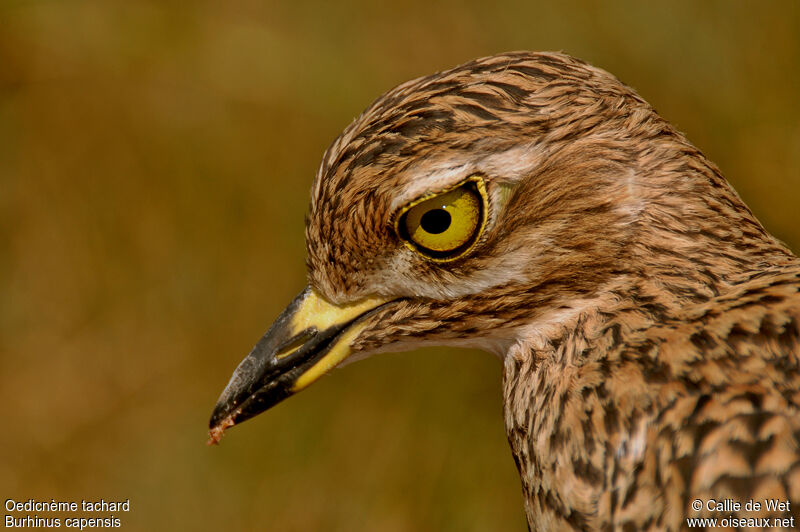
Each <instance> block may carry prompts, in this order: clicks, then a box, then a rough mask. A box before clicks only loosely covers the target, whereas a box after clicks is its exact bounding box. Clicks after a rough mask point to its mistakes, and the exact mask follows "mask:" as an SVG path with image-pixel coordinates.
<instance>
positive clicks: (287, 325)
mask: <svg viewBox="0 0 800 532" xmlns="http://www.w3.org/2000/svg"><path fill="white" fill-rule="evenodd" d="M385 303H387V300H385V299H380V298H370V299H364V300H361V301H359V302H357V303H353V304H349V305H342V306H338V305H333V304H331V303H328V302H327V301H326V300H325V299H323V298H322V297H320V296H319V295H318V294H317V293H316V292H315V291H314V290H313V289H311V288H310V287H308V288H306V289H305V290H303V291H302V292H301V293H300V295H298V296H297V297H296V298H294V300H293V301H292V302H291V303H290V304H289V306H288V307H286V309H285V310H284V311H283V312H282V313H281V315H280V316H278V319H277V320H275V323H273V324H272V327H270V328H269V330H268V331H267V332H266V334H265V335H264V336H263V337H262V338H261V340H259V342H258V343H257V344H256V346H255V347H254V348H253V350H252V351H250V354H249V355H247V357H245V359H244V360H242V362H241V363H240V364H239V367H237V368H236V371H234V372H233V376H232V377H231V380H230V382H228V386H226V387H225V390H224V391H223V392H222V395H220V398H219V400H218V401H217V406H216V407H214V413H213V414H212V415H211V421H210V423H209V429H210V430H209V436H210V438H209V441H208V443H209V444H215V443H218V442H219V440H220V438H222V434H223V432H224V431H225V429H227V428H228V427H232V426H233V425H236V424H238V423H241V422H242V421H245V420H246V419H250V418H251V417H253V416H256V415H257V414H260V413H261V412H263V411H265V410H267V409H268V408H270V407H272V406H274V405H276V404H278V403H279V402H281V401H283V400H284V399H286V398H287V397H289V396H290V395H292V394H294V393H296V392H299V391H300V390H302V389H303V388H305V387H306V386H308V385H309V384H311V383H313V382H314V381H316V380H317V379H318V378H320V377H321V376H322V375H324V374H325V373H327V372H328V371H329V370H330V369H331V368H333V367H335V366H337V365H338V364H339V363H340V362H342V361H343V360H344V359H345V358H347V356H348V355H349V354H350V353H351V349H350V343H351V342H352V341H353V339H354V338H356V337H357V336H358V334H359V333H360V332H361V331H362V330H363V329H364V327H365V322H364V320H363V319H361V318H363V317H364V316H366V315H367V314H370V313H371V311H373V310H375V309H377V308H378V307H380V306H381V305H383V304H385Z"/></svg>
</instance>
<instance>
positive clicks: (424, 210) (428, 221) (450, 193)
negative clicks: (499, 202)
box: [394, 175, 489, 262]
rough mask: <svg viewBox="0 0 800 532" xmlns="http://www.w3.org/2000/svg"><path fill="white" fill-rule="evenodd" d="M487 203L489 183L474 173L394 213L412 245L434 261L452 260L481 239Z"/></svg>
mask: <svg viewBox="0 0 800 532" xmlns="http://www.w3.org/2000/svg"><path fill="white" fill-rule="evenodd" d="M488 207H489V200H488V194H487V192H486V183H485V182H484V180H483V178H482V177H481V176H479V175H473V176H470V177H468V178H467V179H465V180H463V181H461V182H459V183H457V184H455V185H453V186H452V187H449V188H446V189H444V190H442V191H439V192H436V193H433V194H426V195H424V196H421V197H419V198H417V199H416V200H414V201H412V202H410V203H408V204H407V205H406V206H404V207H403V208H402V209H400V211H398V214H397V216H395V222H394V228H395V232H396V233H397V235H398V236H399V237H400V239H401V240H402V241H403V243H404V244H405V245H406V247H408V248H409V249H411V250H413V251H415V252H416V253H418V254H420V255H422V256H423V257H425V258H426V259H428V260H431V261H434V262H450V261H454V260H456V259H459V258H461V257H463V256H465V255H466V254H468V253H469V252H470V251H472V249H473V248H474V247H475V245H476V244H477V243H478V240H479V239H480V236H481V234H482V233H483V230H484V228H485V226H486V218H487V214H486V213H487V212H488Z"/></svg>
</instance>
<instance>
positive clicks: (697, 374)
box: [306, 52, 800, 530]
mask: <svg viewBox="0 0 800 532" xmlns="http://www.w3.org/2000/svg"><path fill="white" fill-rule="evenodd" d="M516 147H519V148H520V151H519V158H518V159H509V160H508V161H506V162H508V163H509V164H512V165H513V166H515V167H516V166H520V168H523V167H524V169H525V170H524V171H525V172H526V173H525V175H524V176H522V177H521V178H519V179H518V180H517V181H516V186H515V190H514V192H513V193H512V195H511V197H510V199H509V201H508V203H507V204H506V205H504V206H503V208H502V209H500V210H499V211H498V212H495V213H493V216H494V218H493V219H492V220H490V224H489V229H487V232H486V234H485V235H483V236H482V238H481V241H480V242H479V245H478V246H476V248H475V251H474V253H472V254H471V255H470V256H469V257H467V258H465V259H464V260H459V261H455V262H453V263H449V264H446V265H442V264H436V263H432V262H427V261H425V260H423V259H419V260H416V259H414V258H413V257H412V258H408V257H406V258H405V259H403V260H404V261H405V262H403V263H402V264H404V265H407V266H408V267H409V268H412V269H413V273H414V282H415V283H417V284H414V285H413V286H412V284H410V281H409V284H405V285H404V284H402V283H401V282H400V281H396V279H397V278H401V277H402V276H401V275H400V274H401V273H402V271H400V273H398V271H395V270H391V268H394V267H396V266H393V265H395V264H397V262H396V261H397V256H398V255H397V254H398V253H400V252H404V253H407V252H406V251H402V245H401V243H400V242H399V240H398V236H397V235H396V234H395V233H394V232H393V230H392V225H391V216H392V212H393V207H392V202H393V201H394V200H395V199H396V197H397V194H400V193H404V191H406V190H407V189H408V188H409V187H413V186H415V181H414V180H415V179H419V176H420V175H424V173H425V171H426V169H427V168H429V167H430V168H434V166H433V165H439V166H435V168H437V169H441V168H442V167H443V165H444V166H446V165H447V164H448V162H449V161H452V164H453V165H454V167H458V165H462V166H463V167H464V168H465V169H467V168H475V169H477V170H479V171H482V172H483V173H484V174H486V176H487V179H488V180H489V181H490V182H492V183H502V182H505V181H507V180H509V179H510V177H509V176H508V175H506V174H505V173H504V172H503V169H502V168H497V167H496V166H497V165H496V164H495V163H491V164H490V161H493V159H492V157H493V156H494V155H495V154H497V153H515V152H509V151H508V150H513V149H514V148H516ZM470 165H471V166H470ZM437 171H438V170H437ZM465 171H466V170H465ZM520 171H522V170H520ZM415 176H416V177H415ZM306 236H307V243H308V268H309V277H310V282H311V284H312V286H314V287H315V289H317V290H318V291H319V292H320V293H321V294H324V295H325V296H326V297H327V298H329V299H330V300H331V301H334V302H346V301H352V300H357V299H358V298H360V297H364V296H366V295H369V294H374V293H378V294H381V295H384V296H392V297H399V298H402V299H401V301H399V302H398V303H396V304H394V305H391V306H388V307H386V308H384V309H382V310H381V311H379V312H377V313H375V314H374V315H372V316H371V317H370V319H369V320H370V321H369V322H370V325H369V327H367V329H366V330H365V331H364V332H363V333H362V334H361V335H360V336H359V337H358V338H357V339H356V340H355V342H354V344H353V347H354V349H355V351H362V352H365V353H367V352H375V351H380V350H384V349H387V348H392V346H397V345H401V346H403V347H409V346H413V345H421V344H424V343H433V344H436V343H454V342H458V341H462V342H463V343H468V341H470V340H474V341H475V342H476V345H480V344H479V343H478V341H479V340H483V341H487V342H489V341H491V342H495V343H496V344H497V345H502V346H504V350H505V353H504V363H505V374H504V398H505V419H506V428H507V433H508V438H509V441H510V443H511V447H512V450H513V453H514V457H515V459H516V461H517V464H518V467H519V471H520V475H521V478H522V483H523V490H524V497H525V505H526V510H527V516H528V521H529V524H530V526H531V529H533V530H565V529H575V530H608V529H626V530H645V529H650V530H677V529H680V528H684V527H685V526H686V523H685V520H684V519H685V518H686V517H687V516H693V515H700V516H702V515H705V514H707V512H705V511H704V512H700V513H693V512H692V511H691V509H690V506H689V504H690V502H691V501H692V500H693V499H695V498H698V499H702V500H707V499H709V498H715V499H718V500H719V499H724V498H731V499H735V500H737V501H740V502H742V503H744V502H746V501H747V500H748V499H751V498H753V499H757V498H765V497H769V498H778V499H783V500H789V499H791V500H792V501H793V502H796V504H797V507H798V508H800V451H799V450H798V441H800V412H798V408H800V372H799V371H798V354H799V351H798V337H799V336H800V332H799V331H798V323H799V322H800V295H799V294H798V291H799V290H800V263H799V262H798V260H797V258H796V257H794V256H793V255H792V254H791V252H789V250H788V249H786V247H785V246H784V245H783V244H782V243H780V242H779V241H777V240H776V239H775V238H773V237H772V236H771V235H769V233H767V232H766V231H765V230H764V228H763V227H762V226H761V225H760V224H759V222H758V221H757V220H756V219H755V217H754V216H753V214H752V213H751V212H750V210H749V209H748V208H747V207H746V206H745V205H744V203H743V202H742V201H741V200H740V199H739V197H738V196H737V195H736V193H735V192H734V191H733V189H732V188H731V187H730V186H729V185H728V183H727V182H726V181H725V179H724V178H723V176H722V175H721V173H720V171H719V170H718V169H717V167H716V166H715V165H714V164H713V163H711V162H710V161H708V160H707V159H706V158H705V157H704V156H703V154H702V153H700V151H698V150H697V149H696V148H695V147H694V146H692V145H691V143H689V141H688V140H687V139H686V138H685V137H684V136H683V135H682V134H681V133H679V132H678V131H676V130H675V128H673V127H672V126H671V125H670V124H669V123H668V122H666V121H665V120H664V119H663V118H661V117H660V116H659V115H658V114H657V113H656V112H655V111H654V110H653V109H652V108H651V107H650V106H649V105H648V104H647V103H646V102H645V101H644V100H643V99H641V98H640V97H639V96H638V95H637V94H636V93H635V92H634V91H633V90H632V89H630V88H629V87H627V86H625V85H624V84H622V83H620V82H619V81H617V80H616V79H615V78H614V77H613V76H611V75H610V74H608V73H606V72H604V71H602V70H600V69H597V68H594V67H592V66H590V65H587V64H585V63H583V62H581V61H578V60H576V59H573V58H570V57H568V56H565V55H563V54H556V53H529V52H517V53H511V54H503V55H498V56H493V57H488V58H484V59H479V60H476V61H473V62H471V63H467V64H465V65H462V66H460V67H456V68H455V69H452V70H449V71H446V72H442V73H439V74H436V75H433V76H428V77H424V78H419V79H416V80H412V81H409V82H407V83H404V84H403V85H400V86H399V87H397V88H396V89H394V90H392V91H389V92H388V93H386V94H385V95H383V96H381V97H380V98H379V99H378V100H376V102H375V103H373V104H372V105H371V106H370V107H369V108H368V109H367V110H366V111H365V112H364V113H363V114H362V115H361V116H360V117H359V118H357V119H356V120H355V121H354V122H353V123H352V124H351V125H350V126H348V127H347V128H346V129H345V131H344V132H343V133H342V135H341V136H340V137H339V138H338V139H337V140H336V141H335V142H334V143H333V144H332V145H331V147H330V148H329V149H328V151H327V152H326V154H325V156H324V158H323V162H322V164H321V166H320V170H319V173H318V175H317V178H316V180H315V184H314V188H313V190H312V198H311V206H310V213H309V217H308V224H307V233H306ZM398 250H401V251H398ZM522 251H524V252H525V253H527V255H525V261H524V263H523V264H520V263H519V256H520V253H522ZM512 259H513V260H512ZM393 261H394V262H393ZM503 261H508V263H509V266H508V267H509V268H510V267H511V266H512V264H511V263H512V262H513V265H514V267H516V268H517V271H515V274H514V276H511V277H510V278H509V279H507V280H506V281H504V282H498V283H497V284H495V285H492V284H491V283H485V282H484V281H481V282H484V284H488V285H489V286H488V287H486V288H483V289H481V290H475V291H474V292H472V293H468V291H466V293H462V292H465V290H461V292H459V295H457V296H448V297H444V296H442V297H433V296H422V295H420V294H419V293H417V292H415V291H414V290H415V289H414V286H416V287H419V286H422V285H421V284H419V283H427V284H426V286H428V287H431V290H433V289H434V288H437V289H440V291H441V293H443V294H444V293H449V292H446V290H448V289H452V290H455V289H454V288H452V287H453V286H461V285H460V284H459V283H462V284H463V283H465V282H466V281H465V280H475V281H474V282H475V284H476V285H477V284H478V281H477V279H479V276H480V272H485V271H501V270H500V268H502V267H503V265H504V263H503ZM514 261H516V262H514ZM388 270H391V271H388ZM387 271H388V273H387ZM392 276H394V277H392ZM453 293H455V292H453ZM493 345H494V344H493ZM790 513H791V515H793V516H800V514H799V513H798V510H796V509H795V506H794V505H793V506H792V510H791V512H790ZM736 515H747V513H746V512H739V513H737V514H736ZM758 515H759V516H760V517H767V516H769V515H770V514H769V513H768V512H765V511H762V512H760V513H759V514H758Z"/></svg>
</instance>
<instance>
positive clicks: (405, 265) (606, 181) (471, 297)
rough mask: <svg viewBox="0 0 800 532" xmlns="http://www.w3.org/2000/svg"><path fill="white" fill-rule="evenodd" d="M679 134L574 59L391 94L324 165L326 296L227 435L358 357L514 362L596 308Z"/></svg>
mask: <svg viewBox="0 0 800 532" xmlns="http://www.w3.org/2000/svg"><path fill="white" fill-rule="evenodd" d="M676 135H678V134H677V133H675V131H674V130H673V129H672V128H671V126H669V124H668V123H667V122H665V121H664V120H663V119H661V118H660V117H659V116H658V115H657V114H656V113H655V112H654V111H653V110H652V108H651V107H650V106H649V105H648V104H646V103H645V102H644V101H643V100H642V99H641V98H640V97H639V96H637V95H636V93H635V92H634V91H633V90H631V89H630V88H628V87H627V86H625V85H623V84H622V83H620V82H619V81H617V80H616V78H614V77H613V76H611V75H610V74H608V73H607V72H605V71H603V70H600V69H597V68H594V67H591V66H589V65H587V64H585V63H583V62H581V61H578V60H576V59H573V58H570V57H568V56H566V55H563V54H556V53H529V52H518V53H510V54H504V55H498V56H492V57H488V58H484V59H479V60H476V61H473V62H470V63H467V64H464V65H461V66H459V67H456V68H454V69H452V70H449V71H446V72H441V73H438V74H435V75H433V76H428V77H424V78H419V79H416V80H412V81H410V82H407V83H405V84H402V85H400V86H399V87H397V88H395V89H393V90H391V91H390V92H388V93H386V94H384V95H383V96H381V97H380V98H379V99H378V100H376V101H375V102H374V103H373V104H372V105H371V106H370V107H369V108H368V109H367V110H366V111H364V113H363V114H362V115H361V116H359V117H358V118H357V119H356V120H355V121H354V122H353V123H352V124H350V125H349V126H348V127H347V128H346V129H345V130H344V132H343V133H342V134H341V135H340V137H339V138H338V139H336V140H335V141H334V142H333V144H332V145H331V146H330V148H329V149H328V150H327V152H326V154H325V155H324V157H323V161H322V163H321V165H320V168H319V171H318V173H317V175H316V177H315V180H314V184H313V187H312V192H311V204H310V209H309V213H308V216H307V219H306V246H307V269H308V278H309V286H308V287H307V288H306V289H305V290H304V291H303V292H302V293H301V294H300V295H299V296H297V298H295V300H294V301H292V302H291V304H290V305H289V306H288V307H287V308H286V310H285V311H284V312H283V313H282V314H281V315H280V316H279V317H278V319H277V320H276V321H275V323H274V324H273V325H272V327H271V328H270V329H269V330H268V331H267V333H266V334H265V335H264V337H263V338H262V339H261V340H260V341H259V342H258V343H257V345H256V346H255V347H254V348H253V350H252V352H251V353H250V354H249V355H248V356H247V357H246V358H245V359H244V360H243V361H242V362H241V364H240V365H239V367H238V368H237V369H236V371H235V373H234V374H233V377H232V378H231V380H230V383H229V384H228V386H227V388H226V389H225V391H224V392H223V393H222V396H221V397H220V399H219V402H218V404H217V406H216V409H215V411H214V414H213V416H212V418H211V428H212V441H217V440H218V439H219V437H220V436H221V434H222V432H223V431H224V429H225V428H226V427H229V426H231V425H234V424H236V423H239V422H240V421H243V420H245V419H248V418H250V417H252V416H254V415H256V414H258V413H260V412H262V411H264V410H265V409H267V408H269V407H271V406H273V405H274V404H276V403H277V402H279V401H281V400H283V399H284V398H286V397H288V396H289V395H291V394H293V393H296V392H298V391H300V390H302V389H303V388H305V387H307V386H308V385H309V384H311V383H312V382H314V381H315V380H317V379H318V378H319V377H321V376H322V375H324V374H325V373H327V372H328V371H329V370H330V369H332V368H334V367H336V366H339V365H341V364H343V363H345V362H349V361H352V360H355V359H358V358H364V357H365V356H368V355H371V354H374V353H378V352H382V351H390V350H407V349H411V348H415V347H418V346H422V345H456V346H470V347H478V348H482V349H485V350H488V351H491V352H494V353H496V354H498V355H499V356H502V355H503V354H504V353H505V352H507V351H508V349H509V348H510V347H511V346H512V345H513V344H514V343H515V342H516V341H517V340H518V338H519V337H520V335H522V334H528V333H529V332H530V329H531V328H532V327H534V328H535V327H537V326H540V325H541V324H543V323H546V322H552V321H558V320H559V319H561V318H563V317H564V316H566V315H569V314H570V313H573V312H576V311H578V310H580V308H582V307H583V306H585V304H586V302H587V301H591V300H592V299H593V298H597V297H599V296H600V293H601V289H602V288H603V287H608V286H609V284H610V283H613V281H614V279H617V278H619V277H620V276H621V275H624V274H625V268H626V266H625V265H626V264H629V263H631V261H626V260H625V258H626V256H627V255H628V254H629V253H630V252H631V251H630V250H631V248H632V246H633V244H634V242H633V236H634V235H635V234H636V226H637V223H638V220H639V216H640V214H641V210H642V205H643V202H644V201H645V200H646V199H647V197H648V195H652V194H654V192H652V191H651V188H652V187H648V183H646V182H643V181H642V179H640V177H641V175H642V174H643V173H645V172H644V170H643V168H644V166H645V165H647V164H648V161H651V160H652V161H654V160H658V159H659V157H656V156H654V154H655V155H657V152H658V150H660V149H665V150H666V149H667V148H666V147H661V145H660V144H659V142H660V141H659V139H661V138H665V137H666V138H670V139H673V140H674V138H675V137H676ZM670 149H671V148H670Z"/></svg>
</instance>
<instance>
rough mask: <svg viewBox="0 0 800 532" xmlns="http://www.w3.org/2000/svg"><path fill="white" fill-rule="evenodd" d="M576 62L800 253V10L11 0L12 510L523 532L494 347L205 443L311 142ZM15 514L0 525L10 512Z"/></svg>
mask: <svg viewBox="0 0 800 532" xmlns="http://www.w3.org/2000/svg"><path fill="white" fill-rule="evenodd" d="M514 49H531V50H563V51H566V52H568V53H571V54H573V55H576V56H579V57H582V58H584V59H587V60H589V61H590V62H592V63H594V64H596V65H598V66H601V67H603V68H606V69H607V70H610V71H611V72H613V73H615V74H616V75H617V76H618V77H620V78H621V79H622V80H623V81H625V82H626V83H628V84H630V85H632V86H634V87H635V88H636V89H637V90H638V91H639V92H640V93H641V94H642V95H643V96H644V98H645V99H647V100H648V101H650V102H651V103H652V104H653V105H654V106H655V107H656V108H657V109H659V111H660V112H661V113H662V114H663V115H664V116H665V117H667V118H668V119H669V120H671V121H672V122H673V123H675V124H676V125H677V126H678V127H679V128H680V129H681V130H683V131H685V132H686V133H687V135H688V136H689V138H690V139H691V140H692V141H693V142H694V143H695V144H696V145H697V146H698V147H700V149H701V150H703V151H704V152H705V153H706V154H707V155H708V156H709V157H710V158H711V159H712V160H714V161H715V162H716V163H717V164H719V166H720V167H721V168H722V170H723V173H724V174H725V175H726V176H727V177H728V179H729V180H730V181H731V182H732V183H733V184H734V186H735V187H736V188H737V190H738V191H739V192H740V194H741V195H742V196H743V197H744V199H745V201H747V202H748V203H749V205H750V206H751V207H752V208H753V210H754V211H755V212H756V214H757V216H758V217H759V219H760V220H761V221H762V222H763V223H764V224H765V225H766V226H767V228H769V229H770V230H771V231H772V232H773V233H774V234H776V235H777V236H779V237H780V238H781V239H783V240H785V241H786V242H787V243H788V244H789V245H790V246H791V247H793V249H800V225H798V223H797V222H798V208H797V205H798V199H800V104H798V96H799V95H800V74H798V67H800V3H798V2H796V1H793V0H787V1H783V2H762V3H756V2H743V1H739V2H737V1H724V2H722V1H719V2H711V1H709V2H693V1H692V2H689V1H684V2H640V1H628V2H614V3H600V2H582V1H564V2H548V3H535V2H511V1H496V2H491V3H490V2H477V1H474V2H464V1H461V2H456V1H445V2H431V1H425V2H423V1H417V0H410V1H408V2H402V3H392V4H386V5H380V4H379V3H377V2H369V1H365V0H364V1H355V0H353V1H341V2H307V1H302V0H298V1H283V2H257V1H250V0H228V1H226V2H212V1H198V2H193V3H184V2H157V1H155V0H153V1H143V0H126V1H113V0H97V1H69V0H62V1H55V0H52V1H46V0H41V1H13V0H2V1H0V404H2V405H3V409H4V415H3V418H4V419H5V426H6V428H5V429H4V430H3V431H2V432H3V433H2V436H0V490H1V492H0V496H2V498H3V500H5V499H6V498H9V497H10V498H15V499H17V500H25V499H27V498H31V497H33V498H39V499H49V498H55V499H78V500H80V499H84V498H85V499H91V498H94V499H98V498H101V497H102V498H105V499H106V500H109V499H120V498H123V499H124V498H130V500H131V511H130V512H129V513H128V514H122V515H119V516H120V517H121V518H122V520H123V525H124V529H125V530H199V531H204V530H220V529H222V530H242V531H249V530H270V531H272V530H275V531H309V530H311V531H314V530H326V531H357V530H381V531H411V530H414V531H428V530H430V531H434V530H435V531H449V530H452V531H462V530H518V531H521V530H524V529H525V520H524V515H523V510H522V496H521V493H520V486H519V480H518V478H517V475H516V470H515V468H514V464H513V460H512V458H511V454H510V451H509V449H508V445H507V442H506V439H505V434H504V430H503V425H502V415H501V396H500V381H501V368H500V364H499V363H498V361H497V360H495V359H494V358H493V357H492V356H491V355H487V354H485V353H480V352H472V351H451V350H446V349H436V350H426V351H417V352H413V353H403V354H388V355H381V356H379V357H376V358H373V359H371V360H368V361H365V362H361V363H359V364H355V365H352V366H348V367H347V368H345V369H342V370H338V371H336V372H335V374H334V375H333V376H331V377H329V378H326V379H323V380H322V381H321V382H320V383H318V384H317V385H315V386H313V387H312V388H311V389H309V390H307V391H305V392H303V393H302V394H300V395H298V396H296V397H294V398H291V399H290V400H288V401H287V402H285V403H283V404H281V405H280V407H279V408H276V409H274V410H272V411H270V412H268V413H267V414H264V415H262V416H260V417H258V418H256V419H255V420H253V421H250V422H248V423H246V424H244V425H242V426H241V427H237V428H235V429H233V430H232V431H231V432H230V433H229V434H228V435H227V436H226V437H225V438H224V439H223V441H222V445H221V446H219V447H217V448H208V447H206V446H205V445H204V442H205V438H206V424H207V420H208V417H209V414H210V412H211V409H212V407H213V405H214V402H215V400H216V398H217V396H218V394H219V393H220V391H221V390H222V388H223V387H224V385H225V383H226V382H227V380H228V377H229V376H230V374H231V372H232V370H233V369H234V367H235V366H236V364H237V363H238V362H239V360H240V359H241V358H242V357H243V356H244V355H245V354H246V353H247V352H248V350H249V349H250V347H251V346H252V344H253V343H254V342H255V341H256V340H257V339H258V338H259V337H260V335H261V334H262V333H263V331H264V330H265V329H266V328H267V326H268V325H269V324H270V322H271V321H272V319H274V318H275V317H276V315H277V314H278V312H279V311H280V310H281V309H282V308H283V306H284V305H285V304H286V303H287V302H288V301H289V300H290V298H291V297H293V296H294V295H295V294H296V293H297V292H298V291H299V290H300V289H301V288H302V287H303V286H304V284H305V271H304V262H303V260H304V243H303V216H304V213H305V209H306V205H307V200H308V189H309V186H310V184H311V180H312V177H313V175H314V172H315V170H316V166H317V164H318V162H319V160H320V158H321V156H322V153H323V151H324V150H325V148H326V147H327V146H328V144H329V143H330V142H331V141H332V140H333V139H334V138H335V136H336V135H337V134H338V133H339V131H341V129H342V128H344V127H345V126H346V125H347V124H348V122H349V121H350V120H352V118H353V117H355V116H356V115H357V114H358V113H359V112H360V111H361V110H362V109H363V108H364V107H366V106H367V105H368V104H369V103H370V102H371V101H372V100H373V99H374V98H375V97H377V96H378V95H379V94H380V93H382V92H383V91H385V90H388V89H390V88H391V87H393V86H394V85H396V84H398V83H400V82H402V81H405V80H407V79H410V78H412V77H417V76H420V75H425V74H429V73H432V72H434V71H437V70H441V69H445V68H449V67H451V66H454V65H456V64H458V63H461V62H464V61H466V60H469V59H472V58H474V57H478V56H484V55H489V54H492V53H496V52H500V51H507V50H514ZM4 513H5V512H4Z"/></svg>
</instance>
